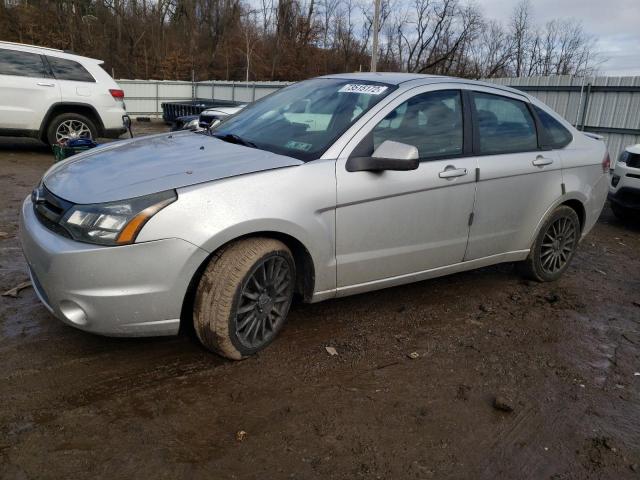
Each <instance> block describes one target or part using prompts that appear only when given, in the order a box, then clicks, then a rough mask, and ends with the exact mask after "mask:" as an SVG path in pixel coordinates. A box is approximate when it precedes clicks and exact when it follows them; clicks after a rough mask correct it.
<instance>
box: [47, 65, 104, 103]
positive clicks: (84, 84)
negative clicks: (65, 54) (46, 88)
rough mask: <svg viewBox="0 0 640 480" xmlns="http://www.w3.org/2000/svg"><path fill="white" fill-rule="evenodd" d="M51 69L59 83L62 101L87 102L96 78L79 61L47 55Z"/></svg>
mask: <svg viewBox="0 0 640 480" xmlns="http://www.w3.org/2000/svg"><path fill="white" fill-rule="evenodd" d="M47 62H48V64H49V65H50V66H51V71H52V72H53V75H54V76H55V78H56V80H57V81H58V83H59V84H60V94H61V97H62V101H63V102H88V99H89V98H90V97H91V96H92V95H93V91H94V89H95V84H96V80H95V78H93V75H91V74H90V73H89V72H88V71H87V69H86V68H84V67H83V66H82V65H81V64H80V63H78V62H76V61H74V60H70V59H68V58H60V57H53V56H50V55H47Z"/></svg>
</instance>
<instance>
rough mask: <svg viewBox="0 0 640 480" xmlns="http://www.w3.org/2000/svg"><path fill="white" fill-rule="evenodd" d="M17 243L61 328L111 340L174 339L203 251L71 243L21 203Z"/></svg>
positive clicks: (183, 245)
mask: <svg viewBox="0 0 640 480" xmlns="http://www.w3.org/2000/svg"><path fill="white" fill-rule="evenodd" d="M20 240H21V243H22V249H23V252H24V256H25V258H26V259H27V263H28V265H29V274H30V275H31V278H32V282H33V286H34V289H35V291H36V293H37V295H38V297H39V298H40V300H41V301H42V303H43V304H44V305H45V306H46V307H47V309H48V310H49V311H50V312H51V313H53V314H54V315H55V316H56V317H57V318H59V319H60V320H62V321H63V322H65V323H67V324H69V325H72V326H74V327H77V328H80V329H82V330H86V331H89V332H93V333H98V334H102V335H110V336H153V335H173V334H176V333H177V332H178V328H179V325H180V313H181V310H182V303H183V300H184V298H185V295H186V292H187V289H188V286H189V283H190V281H191V279H192V278H193V276H194V274H195V272H196V271H197V269H198V267H199V266H200V265H201V264H202V262H203V261H204V260H205V259H206V258H207V255H208V254H207V252H206V251H204V250H202V249H201V248H199V247H197V246H195V245H193V244H191V243H189V242H187V241H184V240H181V239H177V238H171V239H165V240H157V241H151V242H144V243H137V244H133V245H124V246H118V247H103V246H96V245H89V244H85V243H80V242H76V241H74V240H70V239H68V238H65V237H62V236H60V235H58V234H56V233H53V232H52V231H50V230H49V229H47V228H46V227H44V226H43V225H42V224H41V223H40V222H39V220H38V219H37V218H36V216H35V213H34V211H33V204H32V203H31V199H30V198H27V199H26V200H25V201H24V203H23V205H22V215H21V216H20Z"/></svg>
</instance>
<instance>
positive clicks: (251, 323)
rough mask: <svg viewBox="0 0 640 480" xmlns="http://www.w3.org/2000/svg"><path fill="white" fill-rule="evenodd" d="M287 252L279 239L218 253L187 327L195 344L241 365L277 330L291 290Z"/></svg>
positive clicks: (292, 267)
mask: <svg viewBox="0 0 640 480" xmlns="http://www.w3.org/2000/svg"><path fill="white" fill-rule="evenodd" d="M295 278H296V270H295V263H294V261H293V256H292V255H291V251H290V250H289V249H288V248H287V246H286V245H284V244H283V243H282V242H280V241H279V240H275V239H271V238H248V239H245V240H240V241H237V242H233V243H231V244H229V245H227V246H226V247H223V248H222V249H221V250H220V251H218V252H217V253H216V254H215V255H214V256H213V257H212V259H211V260H210V262H209V264H208V265H207V268H206V269H205V271H204V273H203V275H202V278H201V279H200V284H199V285H198V290H197V292H196V297H195V303H194V309H193V323H194V328H195V331H196V334H197V336H198V338H199V339H200V342H201V343H202V344H203V345H204V346H205V347H207V348H208V349H210V350H212V351H214V352H216V353H219V354H220V355H222V356H224V357H227V358H230V359H233V360H241V359H243V358H245V357H248V356H250V355H253V354H254V353H256V352H258V351H260V350H262V349H263V348H265V347H266V346H267V345H269V343H271V342H272V341H273V339H274V338H275V337H276V336H277V334H278V333H279V332H280V330H281V329H282V327H283V325H284V323H285V319H286V317H287V314H288V312H289V307H290V306H291V300H292V298H293V292H294V286H295Z"/></svg>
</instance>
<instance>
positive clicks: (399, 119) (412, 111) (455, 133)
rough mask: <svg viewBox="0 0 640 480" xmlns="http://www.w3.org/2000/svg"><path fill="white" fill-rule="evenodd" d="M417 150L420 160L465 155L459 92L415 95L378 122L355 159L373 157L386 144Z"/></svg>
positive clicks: (360, 146) (358, 149)
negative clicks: (385, 142)
mask: <svg viewBox="0 0 640 480" xmlns="http://www.w3.org/2000/svg"><path fill="white" fill-rule="evenodd" d="M386 140H392V141H394V142H401V143H405V144H408V145H413V146H414V147H416V148H417V149H418V153H419V155H420V158H421V159H430V158H439V157H446V156H450V155H460V154H461V153H462V103H461V101H460V92H459V91H457V90H442V91H437V92H428V93H422V94H419V95H416V96H415V97H413V98H410V99H409V100H407V101H406V102H404V103H402V104H400V105H399V106H398V107H396V109H395V110H393V111H392V112H391V113H389V114H388V115H387V116H386V117H385V118H384V119H383V120H381V121H380V123H378V124H377V125H376V126H375V127H374V128H373V130H372V131H371V133H370V134H369V135H367V136H366V137H365V138H364V140H363V141H362V142H361V143H360V145H358V147H356V149H355V151H354V152H353V153H352V156H357V157H360V156H362V157H365V156H371V154H372V153H373V152H374V150H375V149H376V148H378V147H379V146H380V145H381V144H382V143H383V142H384V141H386Z"/></svg>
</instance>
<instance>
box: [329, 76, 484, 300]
mask: <svg viewBox="0 0 640 480" xmlns="http://www.w3.org/2000/svg"><path fill="white" fill-rule="evenodd" d="M464 126H465V125H464V115H463V98H462V95H461V93H460V91H459V90H454V89H441V90H433V87H431V88H429V87H421V88H417V89H414V90H410V91H408V92H406V93H404V94H403V95H401V96H399V97H398V98H397V99H395V100H394V101H392V102H390V104H389V105H387V106H386V107H385V108H383V109H381V111H380V112H378V114H376V115H375V116H374V117H373V118H372V119H371V120H370V121H369V122H368V123H367V124H366V125H365V127H363V129H361V130H360V132H359V134H358V135H357V136H356V137H354V139H353V140H352V142H351V143H349V144H347V147H346V148H345V149H344V150H343V153H344V157H341V158H339V159H338V161H337V164H336V177H337V208H336V257H337V282H338V288H339V289H340V288H343V291H351V292H353V291H354V290H357V289H358V286H362V285H361V284H375V283H376V282H382V283H384V282H385V280H391V279H393V278H394V277H400V278H399V279H398V280H400V282H396V283H401V280H402V277H403V276H406V277H407V279H409V278H410V277H412V276H414V275H413V274H416V273H419V272H423V271H425V270H430V269H434V268H437V267H442V266H446V265H451V264H455V263H458V262H461V261H462V260H463V257H464V253H465V249H466V246H467V240H468V235H469V216H470V214H471V212H472V211H473V203H474V197H475V169H476V159H475V158H473V157H469V156H466V155H465V154H467V153H468V152H467V150H470V148H471V145H470V139H469V138H466V137H467V136H468V135H465V134H464V132H465V131H466V132H470V129H469V128H466V129H465V128H464ZM467 127H468V126H467ZM385 140H393V141H396V142H401V143H405V144H409V145H413V146H415V147H417V149H418V152H419V155H420V164H419V167H418V169H417V170H411V171H383V172H348V171H347V170H346V168H345V163H346V161H347V159H348V158H349V156H369V155H371V154H372V153H373V151H374V150H375V148H377V147H378V146H379V145H380V144H381V143H382V142H384V141H385ZM465 140H466V142H465ZM339 291H340V290H339Z"/></svg>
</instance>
